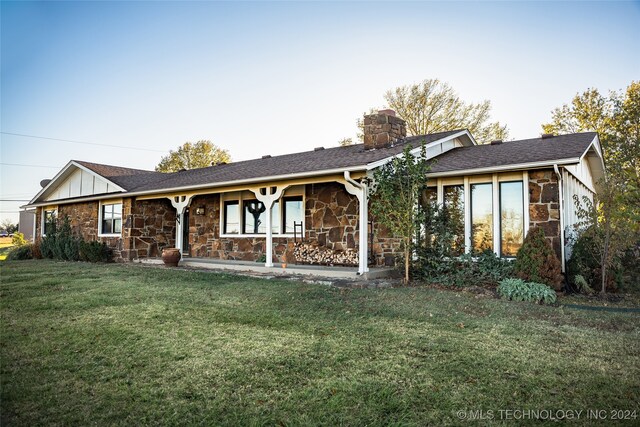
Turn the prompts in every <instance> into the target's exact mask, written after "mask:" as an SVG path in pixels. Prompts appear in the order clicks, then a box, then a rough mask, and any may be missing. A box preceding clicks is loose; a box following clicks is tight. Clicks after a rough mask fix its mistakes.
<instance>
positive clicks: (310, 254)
mask: <svg viewBox="0 0 640 427" xmlns="http://www.w3.org/2000/svg"><path fill="white" fill-rule="evenodd" d="M293 255H294V256H295V258H296V263H298V264H311V265H313V264H316V265H348V266H355V265H358V251H357V250H355V249H347V250H346V251H340V250H333V249H329V248H326V247H323V246H320V245H319V244H318V243H317V242H313V243H300V242H299V243H296V246H295V248H294V249H293Z"/></svg>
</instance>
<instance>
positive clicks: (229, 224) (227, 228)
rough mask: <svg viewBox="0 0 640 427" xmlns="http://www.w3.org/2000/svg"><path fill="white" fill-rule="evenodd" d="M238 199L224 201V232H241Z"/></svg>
mask: <svg viewBox="0 0 640 427" xmlns="http://www.w3.org/2000/svg"><path fill="white" fill-rule="evenodd" d="M238 208H239V203H238V201H237V200H234V201H229V202H224V234H239V233H240V212H239V209H238Z"/></svg>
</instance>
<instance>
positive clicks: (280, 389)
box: [0, 261, 640, 426]
mask: <svg viewBox="0 0 640 427" xmlns="http://www.w3.org/2000/svg"><path fill="white" fill-rule="evenodd" d="M0 268H1V274H2V284H1V288H0V292H1V294H0V296H1V297H0V301H1V304H2V306H1V314H2V316H1V334H2V336H1V346H0V356H1V362H2V363H1V375H2V377H1V379H2V384H1V385H2V387H1V388H2V394H1V397H2V401H1V419H0V422H1V424H2V425H3V426H5V425H42V424H45V425H70V424H71V425H89V424H95V425H105V424H109V425H126V426H129V425H138V424H147V425H149V424H151V425H184V424H200V425H331V426H333V425H389V424H392V425H447V424H453V425H459V424H467V425H468V424H473V425H478V423H471V422H468V420H467V421H466V422H463V421H462V420H460V419H458V417H457V415H456V411H459V410H483V411H485V412H486V411H494V417H495V418H499V415H498V414H499V412H498V411H500V410H516V409H536V410H542V409H546V410H583V411H586V410H588V409H599V410H602V409H607V410H608V409H630V410H636V411H638V410H639V403H640V380H639V379H640V322H639V320H640V315H638V314H634V313H608V312H591V311H579V310H569V309H563V308H556V307H544V306H535V305H531V304H526V303H512V302H505V301H501V300H495V299H490V298H485V297H482V298H476V297H475V296H473V295H470V294H466V293H459V292H451V291H442V290H435V289H425V288H404V289H384V290H338V289H334V288H328V287H325V286H321V285H308V284H302V283H297V282H291V281H279V280H258V279H254V278H246V277H240V276H233V275H223V274H213V273H203V272H193V271H185V270H169V269H162V268H150V267H142V266H135V265H115V264H111V265H90V264H85V263H62V262H52V261H21V262H6V261H5V262H3V263H1V264H0ZM584 416H585V415H583V417H584ZM637 416H638V417H640V413H637ZM639 419H640V418H637V419H636V420H632V421H627V422H625V423H623V424H625V425H637V424H638V423H639V422H640V421H638V420H639ZM585 421H586V420H585V419H581V420H579V421H578V423H579V424H583V423H584V422H585ZM483 423H487V421H485V422H483ZM480 424H482V423H480ZM517 424H536V425H537V424H540V423H539V422H537V421H534V420H529V421H524V422H522V421H520V422H517Z"/></svg>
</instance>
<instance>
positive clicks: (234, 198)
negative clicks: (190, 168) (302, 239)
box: [219, 185, 306, 238]
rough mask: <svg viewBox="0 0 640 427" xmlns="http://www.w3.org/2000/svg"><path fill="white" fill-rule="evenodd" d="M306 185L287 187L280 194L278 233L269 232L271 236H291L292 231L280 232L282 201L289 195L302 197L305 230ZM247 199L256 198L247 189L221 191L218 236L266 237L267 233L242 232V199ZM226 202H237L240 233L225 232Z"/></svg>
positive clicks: (304, 226)
mask: <svg viewBox="0 0 640 427" xmlns="http://www.w3.org/2000/svg"><path fill="white" fill-rule="evenodd" d="M305 188H306V186H305V185H300V186H295V187H293V188H289V189H287V190H286V191H284V192H283V194H282V196H280V198H279V199H278V200H277V201H278V202H279V206H280V224H279V227H278V229H279V230H280V232H279V233H271V235H272V236H273V237H276V238H281V237H282V238H293V237H294V233H282V229H283V225H284V222H283V215H282V214H283V212H282V210H283V206H284V204H283V203H282V201H283V200H284V199H286V198H289V197H302V212H303V214H302V230H303V232H304V231H305V230H306V215H305V210H306V209H305V206H306V194H305V193H306V191H305ZM248 200H256V196H255V194H253V193H252V192H249V191H234V192H229V193H221V194H220V236H219V237H220V238H244V237H266V236H267V233H258V234H256V233H243V230H244V201H248ZM227 202H236V203H237V204H238V209H239V212H238V213H239V215H240V233H238V234H234V233H227V232H226V229H225V228H226V225H225V211H224V206H225V203H227Z"/></svg>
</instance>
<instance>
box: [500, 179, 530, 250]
mask: <svg viewBox="0 0 640 427" xmlns="http://www.w3.org/2000/svg"><path fill="white" fill-rule="evenodd" d="M512 183H520V185H521V189H522V242H523V243H524V238H525V237H526V234H525V229H526V227H525V225H524V221H525V218H524V211H525V206H524V202H525V200H524V191H525V188H524V181H523V180H522V179H520V180H517V179H512V180H509V181H500V182H499V183H498V186H499V189H498V195H499V200H498V212H499V216H500V217H499V219H500V220H499V224H500V254H499V255H498V257H500V258H504V259H515V258H516V256H515V255H513V256H511V255H502V184H512ZM527 191H528V188H527ZM520 247H522V246H520Z"/></svg>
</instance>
